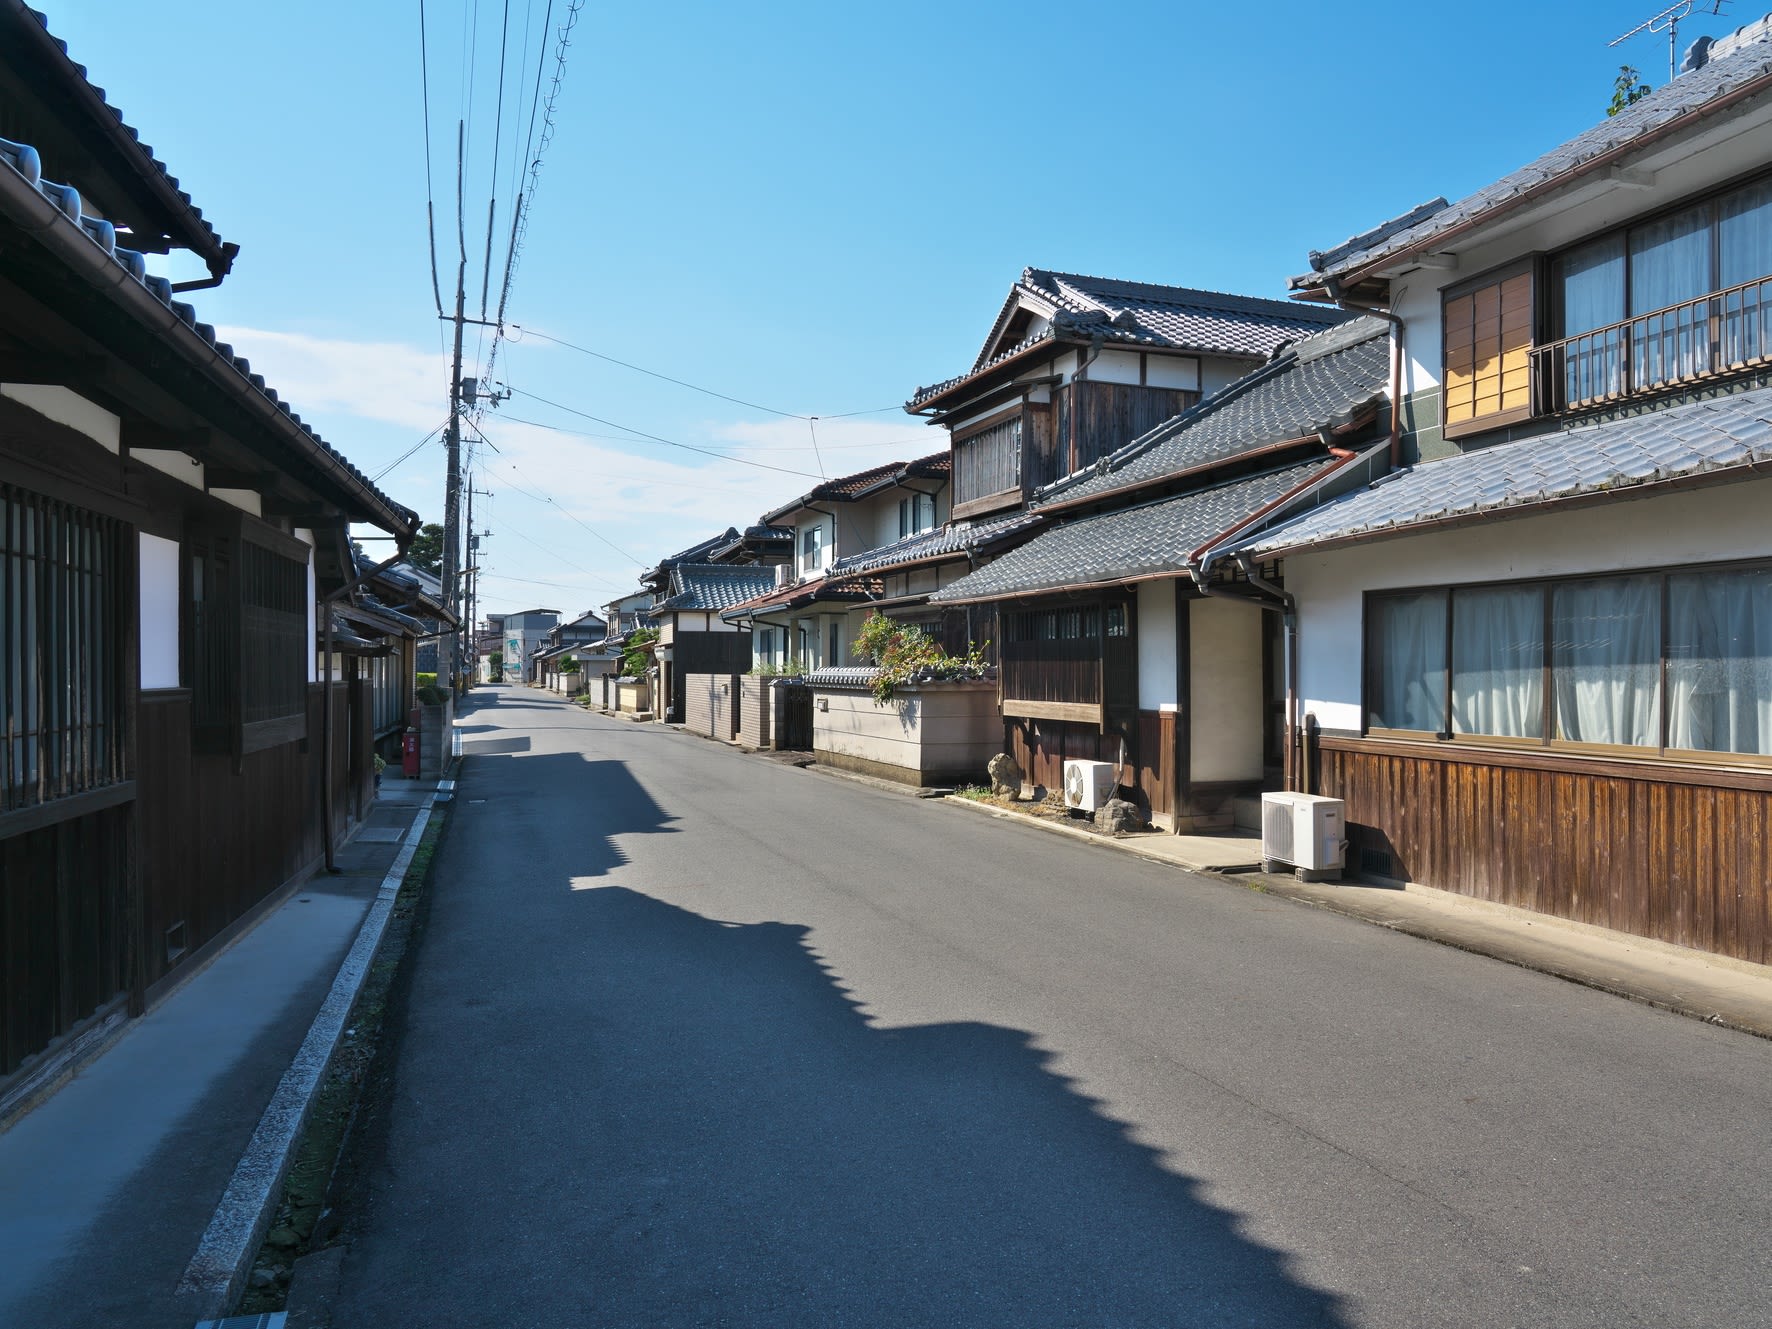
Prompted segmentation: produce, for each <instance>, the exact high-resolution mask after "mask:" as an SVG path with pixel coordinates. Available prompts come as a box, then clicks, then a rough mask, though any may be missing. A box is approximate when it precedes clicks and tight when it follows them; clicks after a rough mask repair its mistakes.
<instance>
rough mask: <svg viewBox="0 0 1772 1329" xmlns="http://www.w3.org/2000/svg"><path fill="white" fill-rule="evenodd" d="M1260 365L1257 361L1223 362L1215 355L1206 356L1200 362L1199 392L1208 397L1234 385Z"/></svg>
mask: <svg viewBox="0 0 1772 1329" xmlns="http://www.w3.org/2000/svg"><path fill="white" fill-rule="evenodd" d="M1260 363H1261V361H1259V360H1225V359H1221V358H1219V357H1218V356H1215V355H1214V356H1206V357H1205V358H1203V359H1202V360H1201V361H1200V391H1201V392H1203V393H1205V394H1207V395H1208V396H1210V395H1211V394H1212V393H1214V392H1217V391H1218V390H1219V389H1220V388H1222V387H1224V386H1226V385H1227V384H1230V383H1235V382H1236V381H1237V380H1238V379H1240V378H1242V377H1243V375H1244V374H1247V373H1248V372H1249V371H1250V370H1252V369H1254V368H1256V367H1257V366H1258V365H1259V364H1260Z"/></svg>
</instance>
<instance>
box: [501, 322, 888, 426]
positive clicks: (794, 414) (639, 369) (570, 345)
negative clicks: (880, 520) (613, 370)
mask: <svg viewBox="0 0 1772 1329" xmlns="http://www.w3.org/2000/svg"><path fill="white" fill-rule="evenodd" d="M511 327H512V329H513V330H514V331H517V332H520V333H522V334H523V336H524V337H536V338H539V339H540V340H542V341H545V342H552V343H553V344H554V345H555V346H564V347H565V348H566V349H567V350H569V351H577V352H578V353H579V354H580V355H588V356H591V357H592V358H593V359H597V360H607V361H608V362H609V363H610V364H612V365H620V366H621V367H622V368H623V369H631V370H633V371H634V372H635V373H636V374H645V375H646V376H647V377H648V378H656V379H662V380H663V381H664V382H666V383H675V384H676V385H677V386H678V387H680V388H688V389H689V390H690V391H691V392H699V393H702V394H704V395H706V396H709V397H718V398H719V399H720V400H721V401H729V402H731V403H732V404H733V405H735V406H748V407H750V408H751V410H753V411H762V412H764V413H765V414H767V415H779V416H782V417H783V418H785V419H789V420H847V419H849V418H850V417H851V416H856V415H880V414H882V413H884V412H886V411H897V410H902V409H903V408H902V407H901V406H876V407H874V408H872V409H871V410H866V411H845V412H844V413H843V414H841V415H805V414H802V413H801V412H799V411H778V410H776V409H775V407H773V406H764V405H762V404H761V403H759V402H754V401H746V400H745V399H744V398H743V397H731V396H728V395H727V394H726V393H724V392H715V391H714V390H713V389H712V388H704V387H702V386H701V385H700V384H699V383H690V382H688V381H686V380H684V379H680V378H672V377H671V376H670V375H669V374H661V373H659V372H658V371H657V370H656V369H647V368H646V367H645V366H643V365H636V364H629V363H628V362H627V361H626V360H617V359H616V358H615V357H614V356H613V355H605V354H603V352H601V351H593V350H592V349H591V348H590V347H588V346H579V345H577V344H576V343H574V342H569V341H566V340H564V339H563V338H560V337H550V336H549V335H548V334H547V333H545V332H537V331H536V330H535V329H534V328H526V327H524V326H523V325H522V324H520V323H513V324H511Z"/></svg>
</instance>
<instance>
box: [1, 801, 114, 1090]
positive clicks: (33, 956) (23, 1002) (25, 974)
mask: <svg viewBox="0 0 1772 1329" xmlns="http://www.w3.org/2000/svg"><path fill="white" fill-rule="evenodd" d="M129 828H130V808H129V806H128V805H127V804H125V805H123V806H121V807H115V808H110V809H108V810H106V811H103V812H97V813H94V814H92V815H91V816H86V817H76V818H73V819H71V820H68V821H63V822H58V823H56V824H55V825H53V826H46V827H43V828H42V829H40V830H36V831H30V832H27V833H26V834H23V835H15V836H12V837H10V838H9V839H5V840H0V1077H5V1076H8V1075H11V1074H12V1073H13V1072H14V1071H16V1070H17V1069H18V1068H19V1066H20V1064H21V1063H22V1062H23V1061H24V1060H25V1059H26V1058H27V1057H29V1056H31V1055H32V1054H34V1053H38V1052H41V1051H43V1050H44V1049H45V1048H46V1047H47V1046H48V1045H49V1044H50V1043H51V1041H52V1040H54V1039H56V1038H60V1037H63V1036H65V1035H67V1034H69V1033H71V1032H73V1031H74V1029H75V1028H76V1026H78V1025H79V1024H80V1022H81V1021H83V1020H86V1019H88V1018H89V1017H91V1016H92V1015H94V1014H96V1013H97V1012H98V1011H99V1010H100V1009H101V1008H103V1007H104V1006H106V1005H108V1004H110V1003H111V1002H113V1001H114V1000H115V999H116V998H118V997H120V996H121V995H122V994H123V992H124V991H125V989H126V988H127V987H129V986H130V984H131V980H132V975H131V973H130V964H129V926H128V925H129V919H128V900H129V856H128V845H129Z"/></svg>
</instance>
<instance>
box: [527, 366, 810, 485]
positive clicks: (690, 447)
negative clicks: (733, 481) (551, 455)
mask: <svg viewBox="0 0 1772 1329" xmlns="http://www.w3.org/2000/svg"><path fill="white" fill-rule="evenodd" d="M510 391H512V392H514V393H516V394H517V395H518V396H519V397H527V398H529V399H530V400H531V401H538V402H540V403H541V404H542V405H543V406H552V407H553V408H554V409H555V410H556V411H565V412H566V414H568V415H576V416H578V417H579V418H580V419H583V420H590V421H593V422H594V423H596V424H600V425H607V426H608V427H609V428H611V429H619V430H621V431H623V432H624V433H628V434H632V435H634V436H635V438H637V439H645V440H647V441H649V442H652V443H662V444H664V445H665V446H666V447H667V448H681V449H683V451H685V452H699V453H701V455H702V456H704V457H718V458H719V459H720V460H721V461H729V462H735V463H737V464H738V465H740V466H754V467H756V468H757V469H758V470H761V471H778V472H780V473H781V474H782V475H800V476H804V477H806V478H807V479H809V480H822V479H824V477H823V476H822V475H814V474H813V473H812V472H811V471H796V470H793V469H791V468H789V467H786V466H771V465H770V464H769V463H768V462H762V461H752V460H750V459H749V458H748V457H734V456H733V455H732V454H731V453H729V452H715V451H714V450H713V449H712V448H698V447H696V446H695V445H694V444H693V443H679V442H677V441H676V439H673V438H661V437H660V436H659V435H657V434H648V433H647V432H646V431H645V430H643V429H634V428H632V427H630V426H628V425H624V424H619V423H617V422H616V421H614V420H605V419H604V418H603V417H602V416H600V415H592V414H591V413H590V412H589V411H580V410H576V409H574V408H573V407H571V406H562V405H561V404H560V403H559V402H557V401H549V400H548V399H547V398H546V397H538V396H536V395H535V393H533V392H525V391H523V389H522V388H512V389H510Z"/></svg>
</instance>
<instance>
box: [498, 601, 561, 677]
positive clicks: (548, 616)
mask: <svg viewBox="0 0 1772 1329" xmlns="http://www.w3.org/2000/svg"><path fill="white" fill-rule="evenodd" d="M501 619H502V622H501V624H500V627H499V631H500V633H501V634H502V636H503V639H504V645H503V647H502V649H503V651H504V681H505V682H506V683H534V682H536V681H538V680H537V678H536V676H535V660H534V656H535V653H536V651H537V650H538V649H540V647H541V645H542V643H543V642H545V641H546V640H547V636H548V632H549V631H550V630H551V629H552V628H553V627H554V625H555V624H557V623H558V622H559V621H560V611H559V610H558V609H522V610H519V611H518V612H516V613H514V614H504V615H501Z"/></svg>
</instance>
